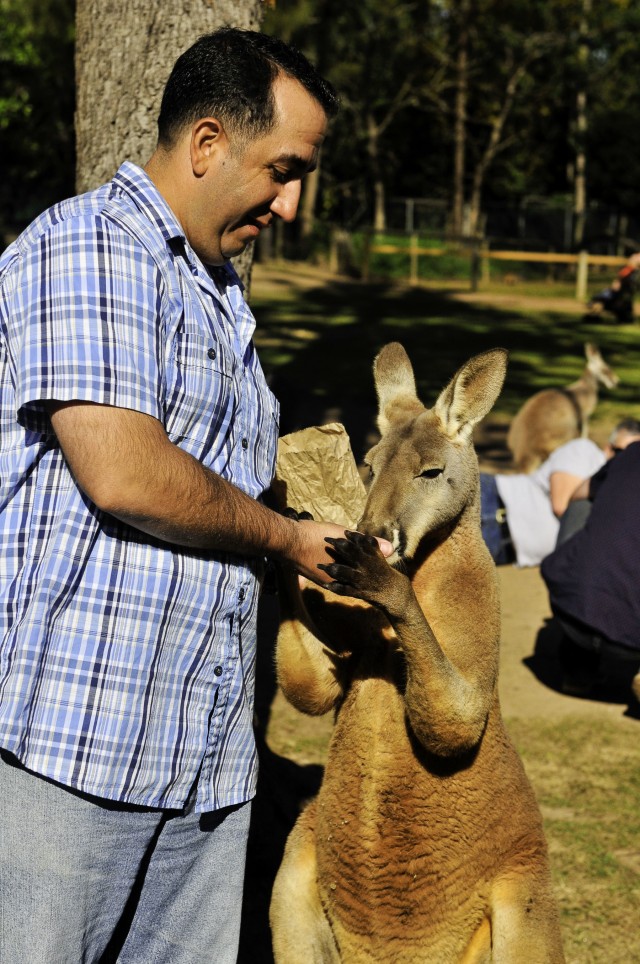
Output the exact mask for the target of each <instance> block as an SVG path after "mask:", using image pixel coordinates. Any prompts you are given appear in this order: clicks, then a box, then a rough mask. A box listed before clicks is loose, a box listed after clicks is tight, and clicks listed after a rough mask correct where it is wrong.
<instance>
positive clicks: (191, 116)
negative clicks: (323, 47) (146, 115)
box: [158, 27, 338, 150]
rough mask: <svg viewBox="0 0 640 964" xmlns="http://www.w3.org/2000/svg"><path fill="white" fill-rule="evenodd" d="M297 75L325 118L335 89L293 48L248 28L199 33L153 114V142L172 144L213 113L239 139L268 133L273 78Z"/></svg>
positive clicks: (166, 146)
mask: <svg viewBox="0 0 640 964" xmlns="http://www.w3.org/2000/svg"><path fill="white" fill-rule="evenodd" d="M281 74H284V75H286V76H287V77H290V78H292V79H293V80H297V81H298V83H299V84H300V85H301V86H302V87H303V88H304V89H305V90H306V91H307V93H308V94H309V95H310V96H311V97H312V98H313V99H314V100H315V101H317V103H318V104H319V105H320V107H321V108H322V110H323V111H324V113H325V115H326V116H327V118H330V117H333V116H334V115H335V114H336V113H337V110H338V98H337V95H336V92H335V90H334V89H333V87H332V86H331V84H329V83H328V82H327V81H326V80H324V78H323V77H321V76H320V74H318V72H317V71H316V70H315V68H314V67H313V66H312V65H311V64H310V63H309V61H308V60H307V59H306V57H304V56H303V55H302V54H301V53H300V52H299V51H298V50H296V49H295V48H293V47H290V46H289V45H288V44H286V43H284V42H283V41H282V40H278V39H276V38H275V37H268V36H266V35H265V34H262V33H257V32H255V31H253V30H237V29H235V28H233V27H224V28H223V29H221V30H217V31H215V33H210V34H206V35H205V36H203V37H200V39H199V40H197V41H196V42H195V43H194V44H193V46H191V47H189V49H188V50H185V52H184V53H183V54H181V56H180V57H178V59H177V61H176V63H175V65H174V67H173V70H172V71H171V74H170V76H169V79H168V81H167V84H166V87H165V90H164V94H163V97H162V103H161V105H160V115H159V117H158V144H159V146H161V147H163V148H164V149H165V150H169V149H171V147H172V146H174V145H175V143H176V140H177V138H178V137H179V135H180V133H181V131H183V130H184V128H185V127H191V126H192V125H193V124H194V123H195V122H196V121H197V120H199V119H200V118H201V117H217V118H218V119H219V120H220V121H221V122H222V123H223V124H224V127H225V130H226V133H227V135H228V136H230V137H233V138H234V140H236V141H238V142H240V143H242V142H243V141H247V140H251V139H253V138H255V137H260V136H262V135H264V134H267V133H268V132H269V131H270V130H271V129H272V128H273V126H274V124H275V123H276V121H277V116H276V103H275V99H274V91H273V87H274V82H275V81H276V79H277V78H278V76H279V75H281Z"/></svg>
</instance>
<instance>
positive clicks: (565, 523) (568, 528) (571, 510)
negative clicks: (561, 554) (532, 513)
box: [556, 418, 640, 546]
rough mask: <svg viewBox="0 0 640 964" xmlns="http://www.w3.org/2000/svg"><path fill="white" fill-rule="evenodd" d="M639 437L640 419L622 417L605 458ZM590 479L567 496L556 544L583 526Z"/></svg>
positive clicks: (588, 502)
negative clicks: (567, 502)
mask: <svg viewBox="0 0 640 964" xmlns="http://www.w3.org/2000/svg"><path fill="white" fill-rule="evenodd" d="M639 439H640V421H639V420H638V419H637V418H623V419H622V421H621V422H619V423H618V424H617V425H616V427H615V428H614V430H613V432H612V433H611V435H610V436H609V439H608V441H607V443H606V445H605V446H604V454H605V458H607V459H610V458H612V457H613V456H614V455H616V453H617V452H621V451H622V449H625V448H626V447H627V445H630V444H631V442H637V441H638V440H639ZM590 482H591V479H584V481H582V482H581V483H580V485H579V486H578V488H577V489H576V490H575V492H572V493H571V496H570V498H569V505H568V506H567V508H566V510H565V512H564V514H563V515H562V518H561V519H560V529H559V530H558V540H557V542H556V546H559V545H561V544H562V543H563V542H566V540H567V539H569V538H570V537H571V536H572V535H574V534H575V533H576V532H578V531H579V530H580V529H582V527H583V526H584V524H585V522H586V521H587V519H588V518H589V513H590V512H591V501H590V499H589V484H590Z"/></svg>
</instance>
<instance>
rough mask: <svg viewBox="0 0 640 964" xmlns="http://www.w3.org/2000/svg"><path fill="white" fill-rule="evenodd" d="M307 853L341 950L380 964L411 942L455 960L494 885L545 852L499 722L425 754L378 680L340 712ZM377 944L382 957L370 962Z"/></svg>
mask: <svg viewBox="0 0 640 964" xmlns="http://www.w3.org/2000/svg"><path fill="white" fill-rule="evenodd" d="M316 849H317V861H318V883H319V887H320V893H321V899H322V902H323V904H324V906H325V910H326V913H327V915H328V916H329V918H330V920H331V922H332V927H334V928H335V929H336V933H338V932H339V933H341V934H342V937H341V942H342V945H343V946H345V947H346V946H347V945H349V944H350V943H351V942H354V949H353V950H352V954H353V955H355V953H356V952H355V946H356V945H357V946H358V947H362V946H366V947H368V949H369V950H368V953H371V955H372V959H373V960H376V959H380V960H385V961H391V960H396V959H397V960H398V961H400V960H403V957H402V956H398V957H397V958H395V957H392V956H390V953H391V952H390V948H393V947H395V948H396V950H397V952H398V954H400V949H401V948H402V947H403V946H404V945H405V943H406V945H407V948H408V950H407V953H410V947H413V949H414V950H413V953H414V954H415V947H416V942H417V943H418V945H419V944H421V943H422V944H424V946H425V947H429V948H430V949H431V948H436V947H437V948H438V949H439V950H438V954H440V955H441V956H437V955H436V956H435V957H432V958H430V959H433V960H436V959H437V960H460V959H462V956H463V953H464V950H465V948H466V947H467V944H468V943H469V940H470V937H471V935H473V933H474V932H475V930H476V929H477V928H479V927H480V926H481V924H482V921H483V920H486V918H487V916H488V914H489V909H488V908H489V903H490V893H491V887H492V883H493V881H494V880H495V879H496V878H497V877H499V876H500V875H502V874H505V873H508V872H509V870H510V868H516V869H517V867H518V866H521V865H522V864H523V863H524V862H527V864H528V865H529V866H530V864H531V859H532V858H533V859H536V854H537V853H539V854H540V858H541V859H544V853H545V845H544V839H543V835H542V829H541V825H540V818H539V814H538V811H537V806H536V803H535V800H534V799H533V795H532V792H531V790H530V787H529V785H528V782H527V780H526V777H525V775H524V772H523V770H522V767H521V764H520V761H519V759H518V758H517V756H516V754H515V750H514V749H513V748H512V746H511V744H510V742H509V740H508V738H507V737H506V734H505V733H504V730H503V728H502V725H501V722H500V720H499V717H498V718H496V719H494V718H493V717H492V718H490V720H489V722H488V726H487V729H486V732H485V735H484V738H483V740H482V741H481V743H480V745H479V746H478V747H477V748H476V750H475V751H474V752H472V753H470V754H468V755H466V756H465V757H464V758H461V759H459V760H448V761H443V760H441V759H434V758H433V757H429V756H427V755H426V754H424V753H422V752H421V750H420V747H418V746H416V744H415V741H414V740H413V738H412V736H411V734H410V731H409V730H408V728H407V722H406V718H405V713H404V706H403V702H402V698H401V696H400V694H399V693H398V691H397V689H396V688H395V686H394V685H393V683H391V682H390V681H387V680H380V679H369V680H364V681H361V682H359V683H356V684H355V685H354V687H353V689H352V691H351V693H350V694H349V697H348V698H347V701H346V702H345V704H344V706H343V707H342V710H341V712H340V715H339V718H338V721H337V724H336V731H335V734H334V738H333V741H332V746H331V748H330V752H329V757H328V763H327V768H326V773H325V779H324V782H323V785H322V788H321V791H320V794H319V797H318V801H317V823H316ZM363 942H364V943H363ZM378 943H380V947H381V948H385V949H386V950H385V954H386V956H385V954H382V952H381V954H382V956H380V957H379V958H377V957H376V955H375V950H374V948H375V946H377V944H378ZM433 953H435V951H434V952H433ZM343 956H344V959H345V960H352V959H353V960H357V959H358V958H357V956H348V955H343ZM407 959H408V960H410V959H412V958H411V957H408V958H407ZM413 959H414V960H415V957H414V958H413Z"/></svg>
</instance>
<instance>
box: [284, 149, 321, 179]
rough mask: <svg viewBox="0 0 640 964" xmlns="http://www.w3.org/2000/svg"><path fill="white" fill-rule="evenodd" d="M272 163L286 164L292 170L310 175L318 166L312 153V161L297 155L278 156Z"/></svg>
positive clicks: (315, 155) (316, 158)
mask: <svg viewBox="0 0 640 964" xmlns="http://www.w3.org/2000/svg"><path fill="white" fill-rule="evenodd" d="M274 163H276V164H287V165H288V166H289V167H290V168H291V169H292V170H296V171H301V172H302V173H304V174H310V173H311V171H315V169H316V167H317V165H318V156H317V154H316V153H314V156H313V158H312V160H310V161H307V160H306V159H305V158H304V157H300V155H299V154H279V155H278V157H277V158H276V159H275V162H274Z"/></svg>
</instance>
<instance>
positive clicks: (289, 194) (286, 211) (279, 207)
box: [271, 181, 302, 222]
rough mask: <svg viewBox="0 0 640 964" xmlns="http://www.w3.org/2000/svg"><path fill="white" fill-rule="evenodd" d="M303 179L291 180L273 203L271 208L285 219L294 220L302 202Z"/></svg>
mask: <svg viewBox="0 0 640 964" xmlns="http://www.w3.org/2000/svg"><path fill="white" fill-rule="evenodd" d="M301 190H302V181H289V182H288V183H287V184H283V185H282V190H281V191H280V193H279V194H278V196H277V198H275V200H274V201H273V202H272V204H271V210H272V211H273V213H274V214H277V215H278V217H279V218H282V220H283V221H287V222H289V221H293V220H294V218H295V216H296V213H297V211H298V204H299V203H300V193H301Z"/></svg>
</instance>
